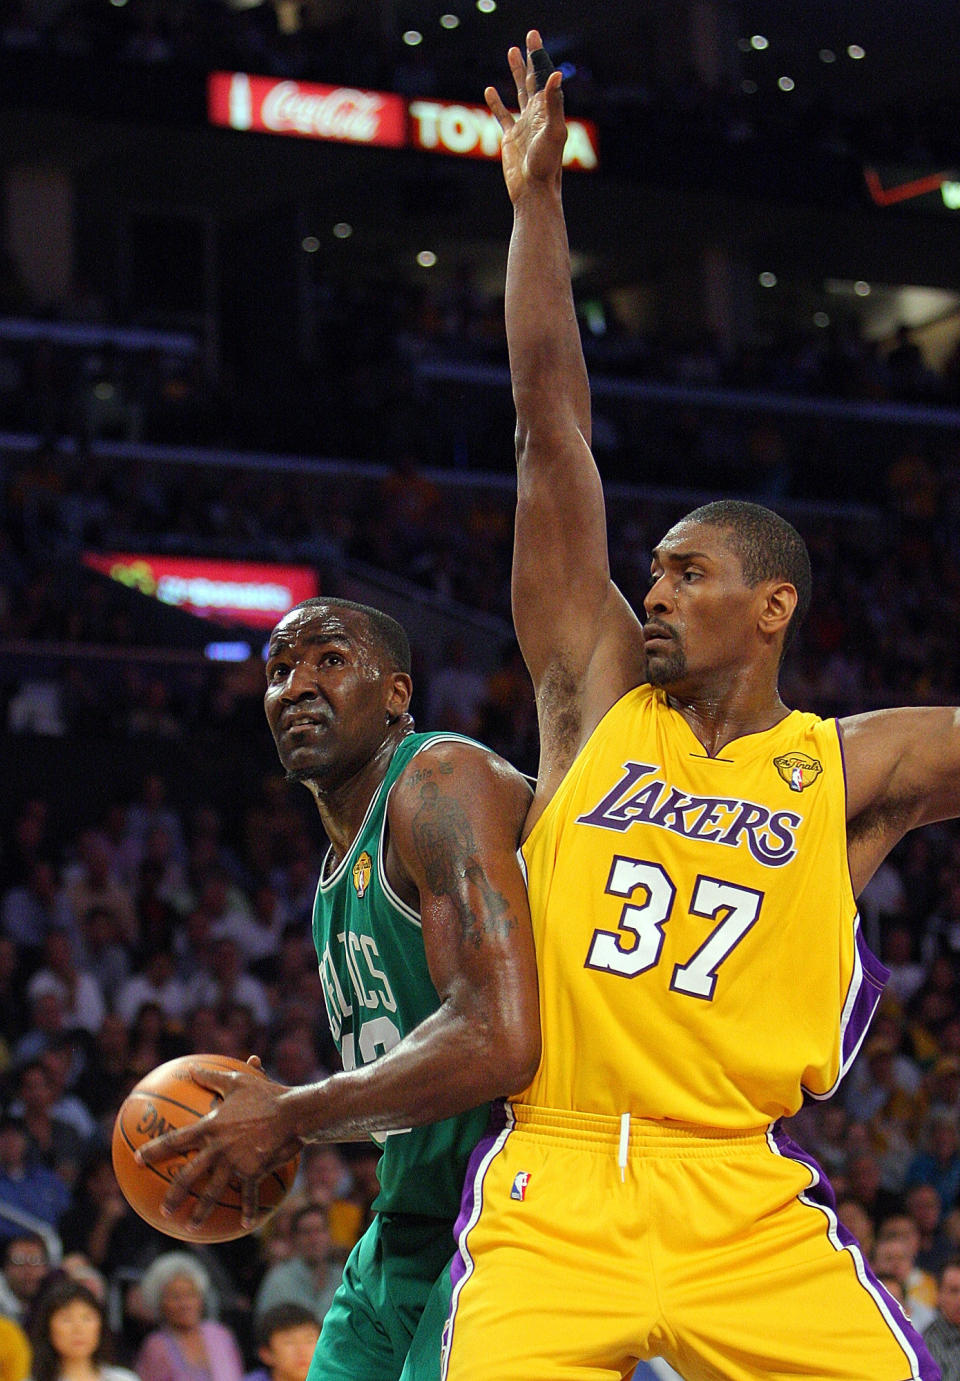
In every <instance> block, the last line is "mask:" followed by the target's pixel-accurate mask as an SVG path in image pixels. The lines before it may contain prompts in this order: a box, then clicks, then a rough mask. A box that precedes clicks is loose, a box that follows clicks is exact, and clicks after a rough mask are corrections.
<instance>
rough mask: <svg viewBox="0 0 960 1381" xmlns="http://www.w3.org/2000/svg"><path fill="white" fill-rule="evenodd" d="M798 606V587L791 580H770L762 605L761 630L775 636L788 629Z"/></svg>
mask: <svg viewBox="0 0 960 1381" xmlns="http://www.w3.org/2000/svg"><path fill="white" fill-rule="evenodd" d="M796 607H797V587H796V586H795V585H792V584H791V583H790V581H789V580H770V581H767V586H766V590H765V594H764V600H763V604H762V605H761V607H760V614H759V620H758V621H759V626H760V632H761V633H763V634H765V635H766V636H767V637H775V636H776V634H778V633H783V632H785V631H786V628H787V625H788V624H789V622H790V620H791V619H792V618H793V611H794V610H795V609H796Z"/></svg>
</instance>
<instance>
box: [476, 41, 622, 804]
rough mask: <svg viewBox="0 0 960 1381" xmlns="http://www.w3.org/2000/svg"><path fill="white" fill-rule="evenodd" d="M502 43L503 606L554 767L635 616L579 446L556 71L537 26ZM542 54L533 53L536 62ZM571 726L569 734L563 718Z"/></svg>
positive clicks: (613, 689)
mask: <svg viewBox="0 0 960 1381" xmlns="http://www.w3.org/2000/svg"><path fill="white" fill-rule="evenodd" d="M527 53H528V56H527V60H526V61H524V58H523V55H522V53H521V52H520V50H519V49H518V48H511V49H510V52H509V54H508V62H509V64H510V71H511V74H512V76H513V79H514V83H515V85H516V91H517V99H518V103H519V107H520V114H519V116H517V117H514V116H513V115H511V114H510V112H509V111H508V110H507V109H506V107H505V106H504V104H503V101H502V100H501V98H500V96H499V95H498V93H497V91H496V90H495V89H494V88H493V87H488V88H487V90H486V92H485V97H486V101H487V104H488V106H489V107H490V109H491V110H492V112H493V113H494V115H496V117H497V119H498V120H499V122H500V125H501V127H502V129H503V174H504V180H505V182H506V185H507V190H508V192H509V194H510V199H511V201H512V203H513V215H514V219H513V231H512V234H511V237H510V249H509V254H508V259H507V280H506V327H507V343H508V347H509V352H510V374H511V380H512V384H513V397H514V404H515V407H516V412H517V434H516V446H517V467H518V492H517V517H516V539H515V545H514V557H513V615H514V624H515V627H516V630H517V637H518V640H519V642H520V646H521V648H522V650H523V654H524V658H525V660H526V663H527V666H528V668H529V670H530V673H531V676H532V677H533V682H534V686H535V689H536V691H537V700H538V706H539V711H540V728H541V739H542V744H541V748H542V754H543V757H542V761H541V786H542V785H543V781H544V767H546V769H547V772H548V773H549V772H550V771H551V770H552V769H553V768H554V767H555V768H557V769H559V770H560V771H562V770H565V768H566V766H568V765H569V760H570V759H572V756H573V754H574V753H575V752H576V750H577V748H578V747H579V746H580V742H581V741H582V739H583V738H585V737H586V735H587V734H588V733H589V731H590V729H592V728H593V726H594V724H595V723H596V721H597V720H598V719H599V718H600V716H601V715H602V714H603V713H604V712H605V711H606V710H607V709H608V708H609V706H610V705H611V704H612V703H613V701H614V700H616V699H617V698H618V696H619V695H621V694H622V693H623V691H624V690H626V689H628V688H629V686H632V685H635V684H637V682H638V681H639V680H641V679H642V674H643V673H642V651H641V646H642V644H641V640H640V638H639V635H638V632H637V627H636V620H635V619H634V617H633V615H632V613H631V612H630V610H629V609H628V607H627V605H626V603H625V601H624V600H623V599H622V597H621V595H620V594H619V591H617V589H616V587H615V586H614V585H613V584H612V582H611V580H610V568H609V562H608V557H607V530H606V513H605V509H604V499H603V490H602V487H601V483H600V476H599V474H598V473H597V468H596V465H595V464H594V460H593V455H592V453H591V451H590V387H589V382H588V379H587V370H586V365H585V362H584V358H583V351H582V348H581V344H580V331H579V327H578V324H577V318H576V312H575V309H574V303H573V292H572V288H571V281H570V250H569V246H568V243H567V231H566V224H565V220H564V213H563V204H562V199H561V185H560V184H561V168H562V161H563V147H564V143H565V141H566V125H565V122H564V115H563V94H562V90H561V82H562V79H561V74H560V73H559V72H556V71H553V72H550V75H549V76H548V77H547V79H546V82H545V84H544V85H543V86H542V87H539V85H538V73H537V66H538V60H537V59H536V55H537V54H539V53H542V44H541V41H540V35H539V34H538V33H537V31H536V30H531V32H530V33H529V34H528V35H527ZM541 61H542V60H541ZM574 723H575V724H576V732H575V734H574V738H575V740H576V741H574V742H570V741H569V739H570V737H571V731H570V729H571V725H572V724H574Z"/></svg>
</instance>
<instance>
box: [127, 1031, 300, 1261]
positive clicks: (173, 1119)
mask: <svg viewBox="0 0 960 1381" xmlns="http://www.w3.org/2000/svg"><path fill="white" fill-rule="evenodd" d="M193 1065H207V1066H210V1067H211V1068H215V1069H245V1070H248V1071H249V1070H251V1066H250V1065H248V1064H245V1063H244V1061H243V1060H235V1059H233V1058H232V1057H231V1056H229V1055H181V1056H180V1057H179V1058H178V1059H176V1060H168V1061H167V1063H166V1064H162V1065H158V1066H157V1068H156V1069H154V1070H151V1072H150V1073H149V1074H147V1075H145V1076H144V1078H143V1079H141V1080H140V1082H139V1083H138V1084H137V1085H135V1087H134V1088H132V1089H131V1090H130V1092H129V1093H128V1094H127V1097H126V1098H125V1099H124V1101H123V1103H122V1105H121V1107H120V1111H119V1112H118V1113H117V1118H116V1121H115V1123H114V1126H113V1146H112V1150H113V1169H114V1173H115V1174H116V1177H117V1183H118V1184H119V1185H120V1188H121V1190H122V1191H123V1195H124V1198H125V1199H126V1200H127V1203H128V1204H129V1205H130V1207H131V1208H133V1209H135V1210H136V1212H137V1213H139V1215H140V1217H141V1218H143V1219H144V1220H145V1221H146V1222H148V1223H149V1224H150V1225H151V1227H155V1228H157V1229H159V1231H160V1232H164V1233H166V1234H167V1236H168V1237H177V1238H179V1239H180V1240H181V1241H185V1242H230V1241H232V1240H233V1238H235V1237H244V1236H246V1235H247V1233H249V1232H254V1231H255V1230H256V1229H257V1228H258V1227H261V1226H262V1224H263V1223H265V1222H266V1221H267V1219H268V1218H269V1217H270V1215H271V1214H272V1213H273V1212H274V1210H275V1209H277V1208H278V1207H279V1205H280V1201H281V1200H282V1199H283V1197H284V1195H285V1194H286V1193H287V1190H288V1189H289V1188H290V1186H291V1184H292V1183H293V1180H294V1177H295V1175H296V1173H297V1165H298V1163H299V1156H295V1157H294V1158H293V1159H292V1160H289V1161H288V1162H287V1163H286V1165H284V1166H282V1167H281V1168H280V1169H279V1170H275V1171H272V1172H271V1173H270V1174H269V1175H267V1176H266V1177H265V1178H264V1179H262V1180H261V1181H260V1185H259V1194H260V1206H259V1213H258V1215H257V1218H256V1219H255V1221H254V1223H253V1225H252V1226H251V1227H243V1226H241V1213H240V1184H239V1182H238V1181H231V1182H230V1184H229V1185H228V1186H227V1188H226V1190H225V1192H224V1194H223V1195H222V1196H221V1198H220V1201H219V1202H218V1203H217V1205H216V1207H215V1208H214V1210H213V1212H212V1213H211V1214H210V1216H209V1217H208V1218H207V1220H206V1222H205V1223H203V1224H202V1225H201V1226H200V1227H199V1228H198V1229H197V1230H196V1231H193V1230H191V1229H189V1228H188V1226H187V1224H188V1222H189V1219H190V1215H191V1213H192V1212H193V1209H194V1206H195V1204H196V1199H197V1196H196V1194H193V1193H191V1194H189V1195H188V1196H187V1199H186V1200H185V1202H184V1203H183V1204H181V1205H180V1207H179V1208H178V1209H177V1211H176V1213H175V1214H174V1215H173V1217H172V1218H164V1217H161V1214H160V1205H161V1204H162V1203H163V1200H164V1196H165V1195H166V1193H167V1190H168V1189H169V1187H170V1183H171V1180H172V1179H173V1177H174V1175H175V1174H176V1173H177V1171H178V1170H179V1169H180V1168H181V1166H183V1165H184V1164H185V1162H186V1160H187V1159H189V1156H183V1155H175V1156H171V1158H170V1159H169V1160H166V1161H164V1162H163V1163H162V1164H160V1165H138V1164H137V1162H136V1161H135V1160H134V1152H135V1151H136V1150H137V1148H138V1147H140V1146H142V1145H143V1144H144V1142H146V1141H152V1140H153V1138H154V1137H157V1136H161V1135H162V1134H163V1133H164V1132H169V1131H173V1130H174V1129H175V1128H177V1127H184V1126H187V1125H188V1124H189V1123H191V1122H196V1121H197V1119H198V1118H201V1117H204V1116H205V1115H206V1114H207V1113H208V1112H210V1111H211V1109H212V1108H214V1107H215V1106H216V1105H217V1103H219V1102H220V1101H221V1099H220V1095H219V1094H217V1093H213V1092H212V1091H211V1090H210V1089H206V1088H203V1087H202V1085H200V1084H198V1083H196V1082H195V1081H194V1080H193V1079H192V1078H191V1077H190V1068H191V1066H193ZM253 1072H254V1073H258V1074H259V1075H260V1076H261V1078H266V1075H265V1074H263V1072H262V1070H254V1071H253Z"/></svg>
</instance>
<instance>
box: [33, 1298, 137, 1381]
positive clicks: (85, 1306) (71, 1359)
mask: <svg viewBox="0 0 960 1381" xmlns="http://www.w3.org/2000/svg"><path fill="white" fill-rule="evenodd" d="M30 1340H31V1343H32V1346H33V1370H32V1381H137V1378H136V1377H135V1376H134V1374H133V1372H131V1371H130V1370H129V1369H128V1368H127V1367H117V1366H113V1365H111V1364H110V1362H109V1361H108V1360H107V1359H108V1357H109V1356H110V1347H111V1339H110V1335H109V1332H108V1329H107V1321H106V1310H105V1304H104V1301H103V1300H102V1299H101V1298H100V1297H99V1296H98V1295H97V1294H96V1293H95V1292H94V1291H93V1290H91V1289H90V1287H89V1285H86V1284H84V1283H83V1282H82V1281H80V1280H77V1279H75V1278H74V1277H73V1276H71V1275H70V1274H69V1273H64V1274H61V1275H60V1276H59V1277H58V1278H55V1279H54V1280H52V1281H51V1282H50V1284H49V1285H47V1286H45V1288H44V1289H43V1291H42V1293H41V1295H40V1298H39V1299H38V1300H37V1307H36V1313H35V1317H34V1319H33V1320H32V1323H31V1328H30Z"/></svg>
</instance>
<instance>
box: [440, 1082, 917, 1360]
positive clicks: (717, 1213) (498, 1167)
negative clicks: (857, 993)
mask: <svg viewBox="0 0 960 1381" xmlns="http://www.w3.org/2000/svg"><path fill="white" fill-rule="evenodd" d="M834 1210H835V1204H834V1199H833V1192H832V1190H831V1188H830V1185H829V1183H828V1182H827V1180H826V1178H825V1177H824V1175H823V1173H822V1172H821V1171H820V1169H819V1167H818V1166H817V1165H816V1163H815V1162H814V1161H813V1160H812V1159H811V1158H810V1157H809V1156H807V1155H806V1153H805V1152H803V1151H801V1149H800V1148H799V1147H798V1146H797V1145H796V1144H795V1143H794V1142H792V1141H791V1140H790V1139H789V1138H788V1137H787V1136H786V1135H785V1134H783V1133H780V1132H779V1131H778V1130H777V1129H776V1128H771V1129H769V1130H760V1131H751V1132H746V1133H732V1134H730V1133H718V1134H713V1133H711V1132H710V1131H709V1130H707V1129H699V1128H687V1127H684V1126H682V1125H674V1126H665V1125H663V1124H660V1123H655V1122H647V1121H644V1120H640V1119H633V1120H632V1121H631V1120H630V1119H627V1118H624V1119H619V1120H618V1119H616V1118H609V1117H599V1116H593V1115H591V1114H582V1113H570V1112H560V1111H554V1110H550V1109H544V1108H530V1107H526V1106H523V1105H518V1106H510V1105H506V1107H505V1109H504V1115H503V1125H502V1126H500V1127H496V1126H495V1127H494V1128H493V1130H492V1132H491V1134H490V1135H488V1136H487V1137H485V1138H484V1140H483V1141H482V1142H481V1143H480V1145H479V1146H478V1147H477V1149H476V1151H475V1152H474V1155H473V1158H472V1160H471V1163H470V1169H469V1172H468V1176H467V1182H466V1186H465V1190H464V1197H463V1205H462V1210H461V1215H460V1218H459V1220H458V1223H457V1229H456V1235H457V1245H458V1252H457V1254H456V1255H455V1257H454V1263H453V1295H452V1302H451V1312H450V1316H449V1318H448V1320H447V1326H446V1330H445V1334H444V1342H443V1360H442V1365H441V1376H442V1378H443V1381H518V1378H520V1377H522V1378H523V1381H613V1378H622V1377H627V1376H629V1375H630V1373H631V1371H632V1369H633V1367H634V1366H635V1364H636V1362H637V1361H638V1360H641V1359H643V1360H646V1359H649V1358H651V1357H663V1358H665V1359H666V1360H667V1361H668V1362H669V1363H670V1364H671V1365H672V1366H673V1367H675V1368H676V1370H677V1371H678V1372H680V1374H681V1375H682V1376H683V1377H684V1378H685V1381H721V1379H722V1381H747V1378H751V1379H752V1381H755V1379H756V1378H761V1377H762V1378H764V1381H771V1378H776V1379H779V1378H787V1377H790V1378H793V1381H796V1378H797V1377H804V1378H818V1381H834V1378H835V1381H841V1379H842V1381H908V1378H909V1379H910V1381H936V1378H938V1377H939V1372H938V1370H937V1367H936V1366H935V1364H934V1363H933V1361H932V1359H931V1357H930V1355H929V1353H928V1352H927V1350H926V1348H925V1346H924V1344H923V1341H922V1339H921V1338H920V1336H919V1334H918V1333H917V1332H916V1330H915V1329H914V1328H912V1326H911V1325H910V1324H909V1322H908V1321H907V1319H906V1317H905V1316H904V1314H903V1311H902V1309H901V1308H900V1306H899V1304H898V1303H897V1302H896V1301H895V1300H894V1299H893V1297H892V1296H891V1295H890V1294H889V1293H888V1292H887V1291H886V1290H885V1289H884V1288H883V1287H882V1286H881V1285H880V1284H879V1282H878V1281H877V1279H876V1277H875V1276H874V1275H873V1274H872V1272H871V1271H870V1269H869V1267H868V1266H867V1264H866V1261H865V1259H864V1257H863V1254H862V1252H861V1250H860V1248H859V1246H858V1244H857V1242H856V1241H855V1239H854V1238H853V1237H852V1235H851V1234H850V1233H849V1232H848V1231H847V1230H846V1229H845V1228H844V1227H843V1225H842V1224H841V1223H839V1222H838V1220H837V1216H836V1213H835V1211H834Z"/></svg>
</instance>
